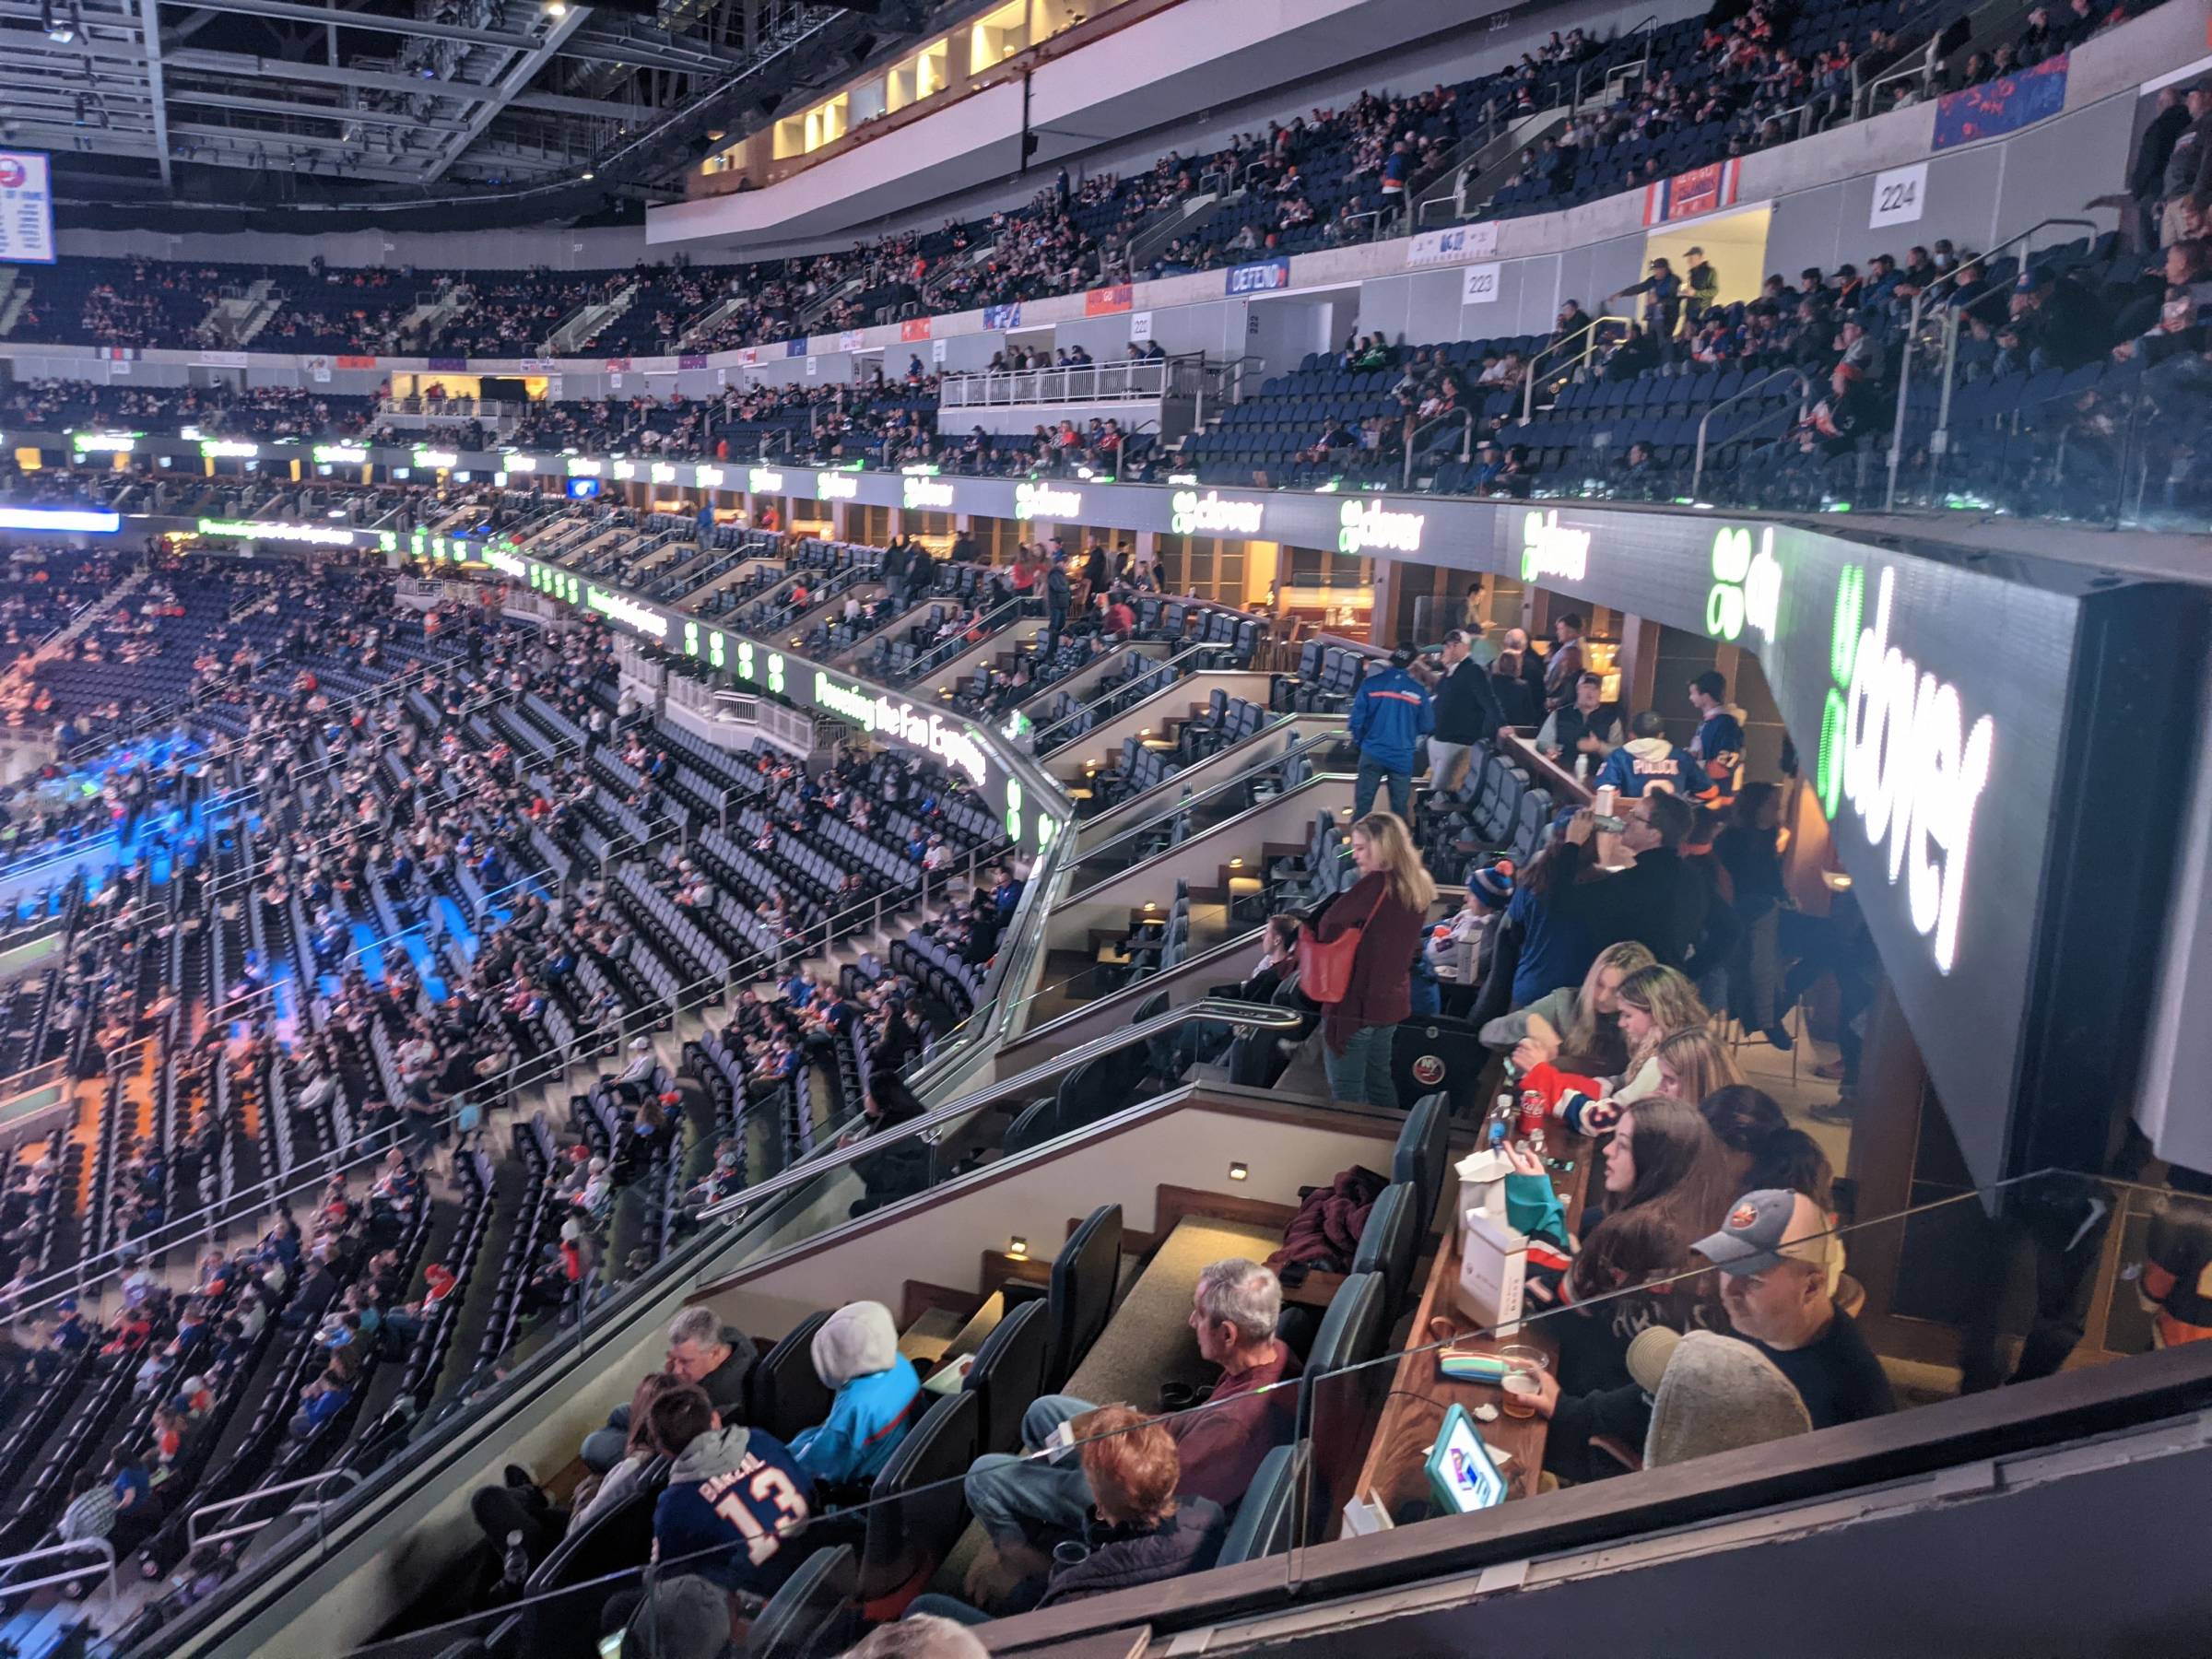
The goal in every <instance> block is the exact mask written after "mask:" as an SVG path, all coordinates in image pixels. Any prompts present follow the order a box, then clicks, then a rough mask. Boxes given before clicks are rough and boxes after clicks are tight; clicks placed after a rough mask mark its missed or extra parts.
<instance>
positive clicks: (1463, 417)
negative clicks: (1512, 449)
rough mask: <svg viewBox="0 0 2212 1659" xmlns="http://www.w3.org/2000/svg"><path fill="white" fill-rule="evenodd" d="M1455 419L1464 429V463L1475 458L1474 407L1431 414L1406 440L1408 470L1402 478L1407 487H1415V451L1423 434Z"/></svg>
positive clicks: (1462, 438)
mask: <svg viewBox="0 0 2212 1659" xmlns="http://www.w3.org/2000/svg"><path fill="white" fill-rule="evenodd" d="M1453 420H1456V421H1458V422H1459V423H1460V425H1461V427H1462V428H1463V431H1462V433H1461V437H1460V442H1459V458H1460V460H1461V462H1462V463H1463V464H1464V463H1465V462H1468V461H1472V460H1473V459H1474V458H1475V411H1474V410H1473V409H1448V410H1446V411H1445V412H1444V413H1443V414H1441V415H1433V416H1430V418H1428V419H1427V420H1424V421H1422V422H1421V423H1420V425H1418V426H1417V427H1415V428H1414V429H1413V434H1412V436H1411V437H1409V438H1407V439H1406V472H1405V477H1404V478H1403V479H1402V480H1401V483H1402V485H1403V487H1404V488H1406V489H1411V488H1413V453H1414V451H1415V450H1417V449H1418V448H1419V447H1420V440H1421V434H1422V433H1423V432H1428V431H1433V430H1434V429H1436V428H1438V427H1440V426H1444V425H1446V424H1448V423H1449V422H1451V421H1453Z"/></svg>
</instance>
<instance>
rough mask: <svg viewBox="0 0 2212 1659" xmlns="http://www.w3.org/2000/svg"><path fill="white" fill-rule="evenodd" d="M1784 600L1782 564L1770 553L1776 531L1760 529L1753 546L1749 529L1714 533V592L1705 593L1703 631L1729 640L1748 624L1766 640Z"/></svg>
mask: <svg viewBox="0 0 2212 1659" xmlns="http://www.w3.org/2000/svg"><path fill="white" fill-rule="evenodd" d="M1781 605H1782V565H1781V563H1780V561H1779V560H1777V559H1775V557H1774V532H1773V530H1772V529H1771V528H1770V529H1767V530H1764V531H1762V532H1760V534H1759V544H1758V549H1757V551H1756V552H1754V551H1753V547H1752V541H1751V532H1750V531H1749V530H1747V529H1743V528H1735V529H1723V530H1721V531H1720V532H1719V533H1718V534H1717V535H1714V536H1713V538H1712V592H1711V593H1709V594H1706V596H1705V631H1706V632H1707V633H1708V634H1710V635H1711V636H1712V638H1714V639H1716V640H1726V641H1731V642H1733V641H1735V639H1736V638H1737V636H1738V635H1740V634H1741V633H1742V632H1743V631H1744V628H1745V626H1746V625H1747V624H1748V625H1749V626H1750V628H1751V630H1752V631H1753V632H1754V633H1757V634H1759V636H1761V637H1762V638H1764V639H1769V640H1771V639H1772V638H1773V637H1774V627H1775V622H1776V618H1777V613H1778V612H1779V610H1780V608H1781Z"/></svg>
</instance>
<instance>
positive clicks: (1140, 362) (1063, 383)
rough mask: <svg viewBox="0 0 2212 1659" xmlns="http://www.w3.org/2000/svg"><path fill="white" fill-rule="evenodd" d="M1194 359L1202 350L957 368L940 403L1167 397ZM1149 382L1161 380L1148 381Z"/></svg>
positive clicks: (940, 390) (941, 385)
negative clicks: (1053, 389) (1041, 365)
mask: <svg viewBox="0 0 2212 1659" xmlns="http://www.w3.org/2000/svg"><path fill="white" fill-rule="evenodd" d="M1192 359H1197V360H1198V361H1200V362H1204V360H1205V357H1204V354H1203V353H1199V352H1183V353H1179V354H1177V355H1175V356H1172V357H1166V358H1143V359H1137V360H1136V361H1134V362H1119V363H1074V364H1060V363H1056V364H1053V366H1052V367H1050V368H1047V369H982V370H974V371H965V372H959V371H956V372H952V373H947V374H946V375H944V376H943V377H942V378H940V379H939V381H938V382H937V403H938V406H940V407H942V408H947V409H974V408H988V407H994V406H1015V405H1018V404H1043V403H1085V402H1106V401H1110V400H1112V399H1118V398H1128V399H1141V398H1152V397H1165V396H1167V395H1168V394H1169V393H1170V391H1171V382H1173V380H1174V378H1175V370H1176V368H1177V366H1178V365H1180V364H1183V363H1187V362H1189V361H1191V360H1192ZM1055 380H1056V381H1057V382H1058V385H1059V391H1058V394H1057V395H1054V394H1050V393H1049V392H1048V390H1047V388H1048V387H1049V386H1050V385H1051V384H1052V383H1053V382H1054V381H1055ZM1115 382H1119V383H1118V384H1116V383H1115ZM1146 382H1158V383H1157V384H1147V383H1146ZM1086 388H1087V389H1086Z"/></svg>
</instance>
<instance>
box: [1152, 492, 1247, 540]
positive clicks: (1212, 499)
mask: <svg viewBox="0 0 2212 1659" xmlns="http://www.w3.org/2000/svg"><path fill="white" fill-rule="evenodd" d="M1168 512H1169V518H1168V534H1169V535H1258V534H1259V533H1260V522H1261V520H1262V519H1263V518H1265V516H1266V512H1267V506H1266V503H1265V502H1264V501H1225V500H1222V499H1221V497H1220V496H1219V494H1218V493H1217V492H1216V491H1214V490H1211V489H1209V490H1207V491H1206V493H1205V494H1204V495H1200V494H1199V493H1198V492H1197V491H1196V490H1194V489H1179V490H1177V491H1176V492H1175V493H1174V495H1172V496H1171V497H1170V498H1169V500H1168Z"/></svg>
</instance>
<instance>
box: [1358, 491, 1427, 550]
mask: <svg viewBox="0 0 2212 1659" xmlns="http://www.w3.org/2000/svg"><path fill="white" fill-rule="evenodd" d="M1428 522H1429V518H1428V515H1427V514H1426V513H1421V512H1392V511H1391V510H1390V509H1389V508H1387V507H1384V506H1383V505H1382V503H1381V502H1379V501H1347V502H1346V503H1345V504H1344V510H1343V512H1341V513H1339V514H1338V523H1339V524H1340V526H1341V528H1340V529H1339V531H1338V533H1337V536H1336V550H1337V551H1338V552H1339V553H1364V552H1366V551H1367V550H1368V549H1369V548H1371V547H1381V548H1383V549H1384V550H1385V551H1388V552H1393V553H1418V552H1419V551H1420V550H1421V526H1422V525H1423V524H1427V523H1428Z"/></svg>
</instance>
